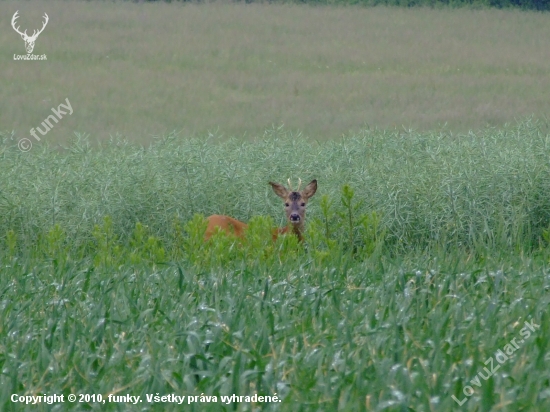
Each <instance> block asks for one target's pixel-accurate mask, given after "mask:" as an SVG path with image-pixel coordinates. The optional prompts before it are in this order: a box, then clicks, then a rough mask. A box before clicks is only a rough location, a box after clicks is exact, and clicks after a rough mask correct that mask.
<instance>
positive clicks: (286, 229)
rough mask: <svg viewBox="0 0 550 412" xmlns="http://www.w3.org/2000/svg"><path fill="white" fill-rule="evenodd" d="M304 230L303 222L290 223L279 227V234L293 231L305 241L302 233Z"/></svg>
mask: <svg viewBox="0 0 550 412" xmlns="http://www.w3.org/2000/svg"><path fill="white" fill-rule="evenodd" d="M303 231H304V225H303V223H302V224H299V225H293V224H292V223H288V224H287V225H286V226H285V227H283V228H280V229H279V234H281V235H282V234H285V233H292V234H294V235H296V237H297V238H298V240H299V241H300V242H303V240H304V236H303V235H302V233H303Z"/></svg>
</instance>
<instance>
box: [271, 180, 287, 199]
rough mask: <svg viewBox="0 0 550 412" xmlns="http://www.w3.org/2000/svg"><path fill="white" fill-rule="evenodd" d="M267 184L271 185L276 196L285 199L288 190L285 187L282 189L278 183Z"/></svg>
mask: <svg viewBox="0 0 550 412" xmlns="http://www.w3.org/2000/svg"><path fill="white" fill-rule="evenodd" d="M269 184H270V185H271V187H272V188H273V191H274V192H275V194H276V195H277V196H279V197H282V198H283V199H286V198H287V196H288V190H287V188H286V187H284V186H283V185H280V184H279V183H273V182H269Z"/></svg>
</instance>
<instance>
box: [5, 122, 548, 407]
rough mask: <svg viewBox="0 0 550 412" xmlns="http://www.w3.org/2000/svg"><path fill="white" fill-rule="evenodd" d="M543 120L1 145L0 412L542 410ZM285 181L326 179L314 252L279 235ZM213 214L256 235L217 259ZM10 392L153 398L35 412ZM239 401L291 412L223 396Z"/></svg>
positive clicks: (221, 246) (313, 232) (222, 250)
mask: <svg viewBox="0 0 550 412" xmlns="http://www.w3.org/2000/svg"><path fill="white" fill-rule="evenodd" d="M541 126H544V125H541V124H539V123H537V122H535V121H525V122H521V123H518V124H516V125H514V126H509V127H507V128H502V129H485V130H484V131H482V132H479V133H475V134H474V133H469V134H465V135H454V134H450V133H431V134H428V133H426V134H420V133H416V132H406V133H405V132H397V131H395V132H381V131H368V130H364V131H362V132H361V133H358V134H356V135H353V136H349V137H347V138H345V139H341V140H330V141H324V142H312V141H307V140H305V139H303V138H301V137H300V136H297V135H294V134H292V133H289V132H285V131H284V130H281V129H274V130H268V131H266V132H265V134H264V136H263V137H262V138H259V139H255V140H253V141H250V142H243V141H242V140H240V139H225V138H222V137H214V136H212V137H210V138H208V139H189V138H182V137H178V136H175V135H171V136H166V137H165V138H163V139H159V140H158V141H156V142H155V143H154V144H153V145H151V146H149V147H148V148H144V147H141V146H138V145H135V144H129V143H127V142H124V141H121V140H113V141H111V142H109V143H105V144H103V145H102V146H101V147H96V146H94V145H93V144H91V143H90V142H89V141H87V139H86V138H83V137H81V138H78V139H77V138H75V139H74V140H73V141H72V142H70V143H68V144H67V147H66V148H65V149H64V150H61V151H60V150H57V149H54V148H50V147H49V146H48V145H47V144H44V145H41V146H35V147H34V148H33V150H31V151H29V152H28V153H23V152H21V151H20V150H19V149H18V147H17V145H16V142H13V141H11V140H10V136H9V135H5V136H4V141H3V145H2V152H1V158H2V162H0V173H1V174H2V176H4V179H2V180H0V193H1V197H0V233H2V240H1V242H2V243H1V246H0V251H1V252H0V262H1V269H0V270H1V272H0V291H1V294H0V305H1V307H2V316H1V317H0V337H1V338H0V362H1V366H2V374H1V375H0V388H1V390H0V405H1V408H2V410H28V411H36V410H113V411H115V410H136V411H137V410H159V411H160V410H182V409H184V407H183V406H181V405H177V404H175V403H164V402H160V401H159V402H156V403H155V402H154V401H148V400H147V396H150V397H151V396H155V395H158V396H166V395H170V394H175V395H178V396H183V395H185V396H196V397H197V398H196V400H195V399H193V401H192V403H190V404H189V403H188V401H187V400H186V401H185V402H186V403H185V410H194V411H229V410H238V411H255V410H273V411H295V410H301V411H336V410H339V411H403V410H414V411H450V410H457V411H458V410H461V411H462V410H465V411H519V410H524V411H544V410H547V409H548V407H549V406H550V372H549V371H550V368H549V362H550V356H548V342H549V337H548V335H549V333H550V325H549V323H548V316H547V306H548V303H549V301H550V297H549V295H548V288H550V265H549V259H550V246H549V242H550V225H549V220H548V210H549V209H550V199H549V197H548V196H547V193H548V188H549V187H550V163H549V162H548V155H549V152H550V135H548V134H547V133H546V132H543V131H541ZM287 176H288V177H292V178H293V180H294V181H296V180H297V177H301V178H302V179H303V180H304V181H306V180H307V181H309V180H308V179H311V178H317V179H318V182H319V189H318V192H317V193H316V195H315V196H314V197H313V198H312V199H311V200H310V203H309V205H308V217H307V231H306V242H305V246H300V245H298V244H297V241H296V239H295V238H294V237H283V238H280V239H279V240H277V242H275V243H273V241H272V240H271V237H270V228H271V227H272V226H274V225H281V224H284V221H283V217H282V215H283V211H282V204H281V201H280V199H279V198H277V196H275V194H274V193H272V191H271V188H270V187H269V185H268V184H267V181H268V180H276V181H281V180H283V181H284V180H286V179H284V177H287ZM210 213H227V214H230V215H232V216H235V217H238V218H239V219H242V220H245V221H248V222H250V227H249V232H248V237H247V240H246V241H245V242H244V243H241V242H235V240H234V239H233V238H231V237H227V236H223V235H218V236H215V238H214V239H213V240H212V242H211V243H205V242H204V241H203V233H204V229H205V224H204V216H206V215H208V214H210ZM526 321H528V322H531V323H533V324H534V325H535V326H532V327H533V332H529V336H528V337H527V338H526V337H525V336H524V335H523V334H522V331H523V332H525V331H526V329H525V327H526V326H524V325H525V322H526ZM527 331H528V329H527ZM524 338H525V339H524ZM513 339H515V343H516V345H517V348H515V347H514V346H510V345H512V343H511V342H512V340H513ZM520 339H521V340H520ZM506 345H508V346H506ZM499 350H502V351H507V352H506V353H508V354H509V355H510V356H509V357H508V355H506V356H507V357H506V359H504V358H503V355H500V354H499V352H498V351H499ZM512 352H513V353H512ZM502 353H504V352H502ZM497 354H499V355H498V356H499V357H497ZM490 358H491V359H492V362H494V365H493V366H489V363H488V362H489V359H490ZM499 359H500V360H499ZM483 368H487V369H485V370H484V369H483ZM489 372H490V373H489ZM480 373H481V374H482V375H480ZM13 393H16V394H19V395H39V394H44V393H46V394H54V393H56V394H64V395H65V396H68V395H69V394H77V395H78V394H101V395H102V396H103V399H108V396H109V395H126V394H129V395H132V396H141V400H142V402H141V403H139V404H138V405H131V404H129V403H120V404H117V403H112V402H106V403H104V404H103V403H97V402H91V401H90V402H84V403H75V404H68V403H64V404H57V405H56V408H53V407H52V406H48V405H38V406H36V405H29V406H26V407H25V406H24V405H21V404H16V403H13V402H12V401H11V395H12V394H13ZM201 394H202V395H203V402H201V401H200V395H201ZM233 394H235V395H238V396H252V395H254V394H258V395H262V396H263V395H266V396H277V399H278V400H280V402H270V403H261V402H244V401H243V402H236V401H233V402H229V401H228V402H226V403H223V402H222V401H221V397H222V396H232V395H233ZM206 396H208V397H212V398H209V399H210V402H207V401H206V400H205V399H206V398H205V397H206ZM453 396H454V397H455V398H456V399H457V400H458V401H459V402H464V403H463V404H462V406H459V405H458V403H457V402H455V400H454V399H453V398H452V397H453ZM213 397H216V398H213ZM213 399H215V400H216V401H215V402H214V401H213Z"/></svg>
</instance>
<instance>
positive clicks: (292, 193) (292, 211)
mask: <svg viewBox="0 0 550 412" xmlns="http://www.w3.org/2000/svg"><path fill="white" fill-rule="evenodd" d="M269 184H270V185H271V187H272V188H273V191H274V192H275V194H276V195H277V196H279V197H280V198H282V199H283V200H284V201H285V212H286V217H287V219H288V223H289V225H290V226H291V227H292V229H293V231H294V232H296V233H297V234H299V235H301V232H302V229H303V227H304V221H305V219H306V205H307V202H308V200H309V198H310V197H312V196H313V195H314V194H315V192H316V191H317V180H315V179H314V180H312V181H311V182H310V183H309V184H308V185H307V186H306V187H305V189H304V190H302V191H300V186H301V185H302V180H301V179H300V183H299V184H298V189H297V190H293V189H292V185H291V184H290V179H288V189H287V188H286V187H284V186H283V185H281V184H279V183H273V182H269Z"/></svg>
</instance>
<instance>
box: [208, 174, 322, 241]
mask: <svg viewBox="0 0 550 412" xmlns="http://www.w3.org/2000/svg"><path fill="white" fill-rule="evenodd" d="M269 184H270V185H271V187H272V188H273V191H274V192H275V194H277V196H279V197H280V198H282V199H283V200H284V201H285V212H286V217H287V220H288V223H287V225H286V226H285V227H282V228H274V229H273V231H272V236H273V240H274V241H275V240H277V237H279V235H282V234H284V233H293V234H295V235H296V236H297V237H298V240H299V241H300V242H302V241H303V240H304V238H303V235H302V233H303V231H304V221H305V220H306V205H307V202H308V200H309V198H310V197H311V196H313V195H314V194H315V192H316V191H317V180H315V179H314V180H312V181H311V182H310V183H309V184H308V185H307V186H306V187H305V189H304V190H302V191H301V192H300V186H301V185H302V180H301V179H300V183H299V184H298V189H297V190H296V191H294V190H293V189H292V186H291V184H290V179H288V187H289V188H288V189H287V188H286V187H284V186H283V185H281V184H279V183H273V182H269ZM206 220H207V221H208V226H207V228H206V232H205V233H204V239H205V240H208V239H210V237H211V236H212V235H213V234H214V232H215V231H216V228H218V227H219V228H220V229H221V230H223V231H224V232H226V233H231V234H233V235H235V236H236V237H239V238H244V236H245V230H246V228H247V227H248V225H247V224H246V223H243V222H241V221H239V220H237V219H233V218H232V217H229V216H224V215H212V216H209V217H208V218H207V219H206Z"/></svg>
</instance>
